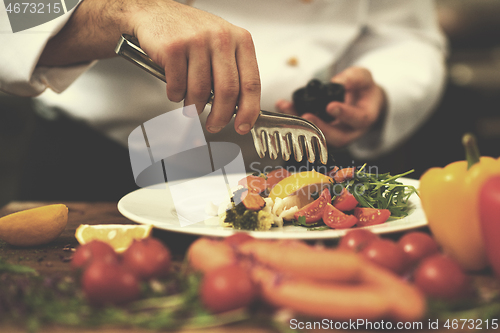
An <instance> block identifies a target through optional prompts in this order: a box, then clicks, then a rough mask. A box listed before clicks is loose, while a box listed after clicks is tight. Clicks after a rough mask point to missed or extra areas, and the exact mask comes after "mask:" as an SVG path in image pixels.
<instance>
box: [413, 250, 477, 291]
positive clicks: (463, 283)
mask: <svg viewBox="0 0 500 333" xmlns="http://www.w3.org/2000/svg"><path fill="white" fill-rule="evenodd" d="M414 282H415V285H416V286H417V287H418V288H419V289H420V290H421V291H422V292H423V293H424V294H426V295H427V296H429V297H432V298H438V299H446V300H453V299H458V298H462V297H465V296H467V295H469V294H470V291H471V289H472V288H471V284H470V280H469V278H468V277H467V275H465V273H464V272H463V270H462V269H461V268H460V266H459V265H458V264H457V263H456V262H455V261H454V260H452V259H451V258H449V257H447V256H445V255H443V254H435V255H432V256H430V257H427V258H425V259H424V260H423V261H422V262H421V263H420V264H419V265H418V267H417V269H416V270H415V273H414Z"/></svg>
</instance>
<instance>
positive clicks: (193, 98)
mask: <svg viewBox="0 0 500 333" xmlns="http://www.w3.org/2000/svg"><path fill="white" fill-rule="evenodd" d="M188 66H189V67H188V81H187V92H186V98H185V99H184V105H191V104H195V105H196V110H197V111H198V114H200V113H201V112H202V111H203V109H204V108H205V105H206V104H207V101H208V99H209V97H210V92H211V90H212V76H211V75H212V72H211V66H210V54H209V53H208V50H207V48H206V47H205V46H204V45H203V44H200V45H196V46H193V47H192V49H191V50H190V53H189V63H188Z"/></svg>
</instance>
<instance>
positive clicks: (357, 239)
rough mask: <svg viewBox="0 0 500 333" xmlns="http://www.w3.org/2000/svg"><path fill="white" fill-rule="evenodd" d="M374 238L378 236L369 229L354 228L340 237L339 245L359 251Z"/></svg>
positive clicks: (341, 247)
mask: <svg viewBox="0 0 500 333" xmlns="http://www.w3.org/2000/svg"><path fill="white" fill-rule="evenodd" d="M374 239H378V236H377V235H376V234H374V233H373V232H371V231H369V230H366V229H353V230H349V231H348V232H347V233H346V234H345V235H344V236H343V237H342V238H341V239H340V242H339V245H338V247H339V248H340V249H349V250H354V251H355V252H359V251H361V250H362V249H363V248H364V247H365V246H366V245H368V244H369V243H370V242H371V241H373V240H374Z"/></svg>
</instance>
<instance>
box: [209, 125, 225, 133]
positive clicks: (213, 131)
mask: <svg viewBox="0 0 500 333" xmlns="http://www.w3.org/2000/svg"><path fill="white" fill-rule="evenodd" d="M221 129H222V126H209V127H208V131H209V132H212V133H217V132H219V131H220V130H221Z"/></svg>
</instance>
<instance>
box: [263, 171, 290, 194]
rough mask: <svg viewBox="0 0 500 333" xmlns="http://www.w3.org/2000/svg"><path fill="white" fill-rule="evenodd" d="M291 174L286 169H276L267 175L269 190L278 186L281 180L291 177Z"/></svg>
mask: <svg viewBox="0 0 500 333" xmlns="http://www.w3.org/2000/svg"><path fill="white" fill-rule="evenodd" d="M290 175H291V173H290V172H288V170H287V169H285V168H278V169H274V170H272V171H270V172H268V173H267V175H266V176H267V189H268V190H269V191H271V190H272V189H273V187H274V185H276V184H278V183H279V182H280V180H282V179H285V178H286V177H288V176H290Z"/></svg>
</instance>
